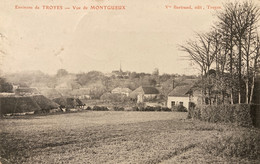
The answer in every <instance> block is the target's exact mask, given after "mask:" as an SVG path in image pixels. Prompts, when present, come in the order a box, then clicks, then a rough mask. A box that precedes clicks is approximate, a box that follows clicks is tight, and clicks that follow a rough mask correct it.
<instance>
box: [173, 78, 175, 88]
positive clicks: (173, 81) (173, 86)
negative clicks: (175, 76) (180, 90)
mask: <svg viewBox="0 0 260 164" xmlns="http://www.w3.org/2000/svg"><path fill="white" fill-rule="evenodd" d="M174 87H175V86H174V80H172V89H174Z"/></svg>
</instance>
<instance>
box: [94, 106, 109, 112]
mask: <svg viewBox="0 0 260 164" xmlns="http://www.w3.org/2000/svg"><path fill="white" fill-rule="evenodd" d="M92 110H94V111H108V108H107V107H104V106H94V107H93V108H92Z"/></svg>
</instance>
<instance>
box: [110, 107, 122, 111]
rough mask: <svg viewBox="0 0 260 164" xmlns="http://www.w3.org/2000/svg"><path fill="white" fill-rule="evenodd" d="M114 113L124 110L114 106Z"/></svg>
mask: <svg viewBox="0 0 260 164" xmlns="http://www.w3.org/2000/svg"><path fill="white" fill-rule="evenodd" d="M113 110H114V111H124V110H125V109H124V108H123V107H118V106H115V107H114V108H113Z"/></svg>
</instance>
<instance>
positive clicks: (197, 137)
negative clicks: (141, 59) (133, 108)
mask: <svg viewBox="0 0 260 164" xmlns="http://www.w3.org/2000/svg"><path fill="white" fill-rule="evenodd" d="M185 118H186V113H174V112H84V113H71V114H63V115H51V116H39V117H31V118H29V119H28V118H27V119H3V120H0V125H1V131H0V143H1V144H0V153H1V154H0V155H1V161H2V163H191V162H193V163H214V162H221V163H222V162H223V163H225V162H227V163H229V162H232V163H239V162H241V161H242V162H243V163H259V155H260V154H259V147H257V146H255V147H254V146H252V145H251V148H252V147H254V148H255V149H253V150H252V151H250V150H251V149H250V150H249V149H247V151H249V154H250V153H251V155H248V156H247V152H243V150H242V149H243V147H244V146H247V145H250V144H253V145H259V144H260V143H259V142H260V141H259V140H257V138H260V135H259V134H260V132H259V130H257V129H247V128H241V127H240V128H239V127H233V126H225V125H217V124H207V123H203V122H199V121H191V120H185ZM245 134H250V136H252V137H251V138H247V136H246V135H245ZM240 136H241V137H240ZM230 141H234V142H230ZM229 143H231V144H229ZM239 143H246V144H244V145H243V144H239ZM221 144H222V145H223V146H216V145H221ZM237 146H240V147H239V151H236V147H237ZM249 148H250V147H249ZM233 149H235V150H233ZM240 150H241V152H240ZM234 152H235V153H234ZM240 154H243V155H241V156H240Z"/></svg>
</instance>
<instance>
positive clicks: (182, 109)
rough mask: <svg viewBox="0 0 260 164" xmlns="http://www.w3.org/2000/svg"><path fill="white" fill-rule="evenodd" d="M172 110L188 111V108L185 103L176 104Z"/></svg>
mask: <svg viewBox="0 0 260 164" xmlns="http://www.w3.org/2000/svg"><path fill="white" fill-rule="evenodd" d="M172 111H176V112H187V111H188V110H187V108H186V107H184V106H183V105H176V106H173V107H172Z"/></svg>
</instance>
